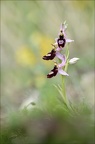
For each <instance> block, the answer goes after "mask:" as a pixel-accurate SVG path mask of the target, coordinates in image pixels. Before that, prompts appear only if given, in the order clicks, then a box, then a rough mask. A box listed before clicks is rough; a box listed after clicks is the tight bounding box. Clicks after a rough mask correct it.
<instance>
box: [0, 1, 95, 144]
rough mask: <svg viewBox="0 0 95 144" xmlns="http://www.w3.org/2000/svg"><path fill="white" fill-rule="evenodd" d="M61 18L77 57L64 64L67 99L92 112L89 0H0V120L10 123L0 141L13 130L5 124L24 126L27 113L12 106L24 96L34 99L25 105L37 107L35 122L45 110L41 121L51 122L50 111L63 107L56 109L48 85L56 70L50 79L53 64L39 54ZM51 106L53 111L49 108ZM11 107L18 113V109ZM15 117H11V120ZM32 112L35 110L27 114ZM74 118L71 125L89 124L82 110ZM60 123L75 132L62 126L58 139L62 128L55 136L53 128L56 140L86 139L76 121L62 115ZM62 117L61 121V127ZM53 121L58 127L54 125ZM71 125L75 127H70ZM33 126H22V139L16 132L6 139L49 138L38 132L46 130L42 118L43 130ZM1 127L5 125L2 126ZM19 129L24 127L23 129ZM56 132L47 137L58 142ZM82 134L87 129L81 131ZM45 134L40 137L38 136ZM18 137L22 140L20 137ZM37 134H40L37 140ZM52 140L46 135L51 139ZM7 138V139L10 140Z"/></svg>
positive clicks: (47, 47)
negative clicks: (76, 59)
mask: <svg viewBox="0 0 95 144" xmlns="http://www.w3.org/2000/svg"><path fill="white" fill-rule="evenodd" d="M65 20H66V21H67V23H68V29H67V36H68V38H71V39H74V43H72V44H70V47H69V49H70V58H73V57H79V58H80V60H79V61H78V63H77V64H75V65H72V66H70V67H69V70H68V73H69V75H70V77H68V78H67V81H66V83H67V86H66V89H67V95H68V97H69V99H70V100H72V101H74V104H75V105H77V104H79V105H81V104H80V103H81V101H82V102H85V104H86V105H87V106H90V108H91V109H90V114H91V113H92V111H93V109H94V108H93V105H94V1H93V0H92V1H88V0H86V1H73V0H71V1H70V0H69V1H65V0H63V1H61V0H60V1H47V0H46V1H39V0H38V1H37V0H34V1H32V0H31V1H28V0H26V1H22V0H20V1H19V0H18V1H9V0H6V1H3V0H2V1H1V122H2V125H4V124H5V123H6V121H7V118H8V119H10V120H9V121H10V122H9V123H11V124H9V123H8V132H6V133H4V136H5V137H4V140H5V141H3V142H2V144H3V143H4V144H7V142H8V141H7V140H6V137H7V139H8V138H9V137H10V136H11V135H12V133H14V131H15V130H14V129H12V130H11V128H13V127H16V130H17V129H18V127H20V125H21V123H22V124H23V126H22V128H24V129H25V130H26V129H28V128H29V126H28V125H29V120H31V117H30V116H29V117H28V118H29V119H27V120H26V119H25V118H24V115H23V114H21V113H19V112H18V111H19V110H20V109H21V108H23V106H24V105H25V104H27V103H28V102H30V101H33V102H35V103H36V105H32V106H31V108H33V107H34V109H31V110H32V113H33V114H34V113H35V111H37V110H38V112H37V115H36V120H37V121H36V124H39V122H40V121H41V123H42V122H43V121H44V119H47V117H48V118H50V116H51V115H53V114H54V117H53V116H52V118H51V121H50V122H49V121H45V123H49V124H50V127H52V123H54V122H55V121H56V115H58V113H59V112H60V113H61V114H60V115H61V117H64V111H63V110H61V108H60V107H61V104H60V102H59V101H58V99H57V96H58V93H57V91H56V89H55V88H54V86H53V84H58V83H60V82H61V79H60V76H58V75H57V76H56V77H54V78H52V79H47V78H46V75H47V73H48V72H49V71H50V70H51V69H52V68H53V62H51V61H49V62H47V61H43V60H42V56H43V55H45V54H46V53H47V52H49V51H50V50H51V48H52V47H51V43H54V42H55V38H56V37H57V36H58V32H59V27H60V24H61V22H64V21H65ZM27 100H28V101H27ZM79 107H80V106H79ZM81 107H82V106H81ZM29 108H30V106H29ZM57 108H58V109H57ZM36 109H37V110H36ZM39 109H40V110H41V111H40V110H39ZM55 111H56V114H55V113H54V112H55ZM88 111H89V110H87V113H89V112H88ZM15 113H18V115H17V114H15ZM30 113H31V112H30ZM22 115H23V116H22ZM40 115H41V118H40ZM48 115H49V116H48ZM16 117H17V120H15V118H16ZM21 117H22V119H24V122H22V121H20V122H19V120H20V119H21ZM33 117H35V116H34V115H33ZM88 117H90V116H89V115H87V118H88ZM59 119H60V118H59V117H58V122H55V125H54V127H56V125H57V124H59V123H60V121H59ZM70 119H71V118H70ZM77 119H78V120H76V122H75V123H76V125H77V123H78V121H80V119H82V122H81V124H82V125H83V126H85V127H86V129H87V130H89V126H88V125H84V118H83V115H82V116H81V118H77ZM11 121H12V122H11ZM15 121H18V123H17V124H15ZM63 121H64V118H63ZM71 121H73V120H71ZM64 123H66V127H67V129H70V128H71V131H73V132H74V134H75V133H77V136H75V135H71V133H72V132H70V133H69V132H67V135H69V136H67V138H66V135H65V136H64V137H65V139H64V138H63V139H62V137H63V135H62V133H64V132H63V131H62V133H61V132H60V133H61V135H62V136H59V133H57V134H56V135H57V136H58V140H59V141H60V143H62V141H64V143H68V141H71V139H72V141H73V138H75V137H77V141H78V140H79V139H80V140H81V139H82V140H83V139H84V140H83V143H85V142H84V141H85V139H86V140H87V137H86V138H85V136H84V135H82V136H80V133H79V128H77V126H73V124H70V121H69V122H68V118H67V119H66V120H65V122H64ZM64 123H62V126H63V127H64ZM19 124H20V125H19ZM34 124H35V123H32V125H34ZM36 124H35V125H36ZM26 125H27V126H26ZM68 125H69V126H70V127H69V126H68ZM26 127H27V128H26ZM31 127H32V126H31ZM58 127H59V131H60V126H58ZM68 127H69V128H68ZM73 127H74V128H75V131H76V132H75V131H74V130H73ZM22 128H21V129H22ZM34 129H37V130H35V132H34V133H35V136H34V139H32V140H31V135H32V134H30V133H31V131H32V130H33V131H34ZM38 129H39V127H36V128H35V127H33V129H32V130H30V131H29V129H28V130H27V132H25V135H27V138H26V141H27V142H26V141H25V139H24V140H23V138H24V136H21V137H20V138H18V139H16V140H14V141H13V142H12V143H13V144H15V143H17V144H19V143H20V144H24V143H25V144H27V143H29V144H31V143H32V142H31V141H33V142H35V143H36V138H37V143H38V142H40V141H41V140H42V139H43V141H41V144H42V143H44V144H46V141H47V143H49V144H50V141H49V142H48V140H47V139H48V138H46V136H43V135H41V136H40V133H42V134H43V133H45V132H46V135H48V134H47V133H48V130H47V128H46V129H44V124H43V128H42V129H44V132H39V131H38ZM51 129H52V128H51ZM65 129H66V128H65ZM4 131H6V127H5V128H4ZM22 131H23V132H24V130H22ZM85 131H86V130H85ZM17 133H18V132H17ZM17 133H16V135H17ZM51 133H54V132H51ZM92 133H93V132H92V131H91V134H90V136H92V135H93V134H92ZM37 134H38V135H37ZM6 135H7V136H6ZM13 135H14V134H13ZM18 135H19V134H18ZM56 135H54V136H52V137H53V138H51V139H53V140H54V142H55V141H56V143H58V142H59V141H58V140H56ZM88 135H89V133H88V134H87V136H88ZM35 137H36V138H35ZM39 137H40V138H39ZM47 137H48V136H47ZM59 137H60V138H59ZM32 138H33V135H32ZM45 138H46V141H45V142H44V139H45ZM20 139H21V140H22V141H20ZM27 139H28V140H27ZM39 139H41V140H40V141H39ZM88 139H89V137H88ZM9 140H10V139H9ZM51 141H52V140H51ZM54 142H53V141H52V142H51V143H54ZM73 143H74V141H73ZM86 143H87V141H86ZM88 143H90V142H89V140H88ZM9 144H11V140H10V141H9ZM62 144H63V143H62Z"/></svg>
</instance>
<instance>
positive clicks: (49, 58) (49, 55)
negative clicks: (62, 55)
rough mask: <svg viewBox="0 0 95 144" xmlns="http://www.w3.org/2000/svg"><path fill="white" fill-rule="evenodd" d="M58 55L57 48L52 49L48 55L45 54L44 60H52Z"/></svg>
mask: <svg viewBox="0 0 95 144" xmlns="http://www.w3.org/2000/svg"><path fill="white" fill-rule="evenodd" d="M55 56H56V51H55V49H52V50H51V52H49V53H48V54H47V55H45V56H43V59H44V60H52V59H54V57H55Z"/></svg>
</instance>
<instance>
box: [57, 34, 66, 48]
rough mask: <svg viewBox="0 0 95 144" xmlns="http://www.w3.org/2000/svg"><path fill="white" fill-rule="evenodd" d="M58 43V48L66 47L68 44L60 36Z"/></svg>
mask: <svg viewBox="0 0 95 144" xmlns="http://www.w3.org/2000/svg"><path fill="white" fill-rule="evenodd" d="M57 43H58V47H62V48H63V47H64V46H65V43H66V40H65V39H64V38H63V37H62V36H60V37H59V39H58V40H57Z"/></svg>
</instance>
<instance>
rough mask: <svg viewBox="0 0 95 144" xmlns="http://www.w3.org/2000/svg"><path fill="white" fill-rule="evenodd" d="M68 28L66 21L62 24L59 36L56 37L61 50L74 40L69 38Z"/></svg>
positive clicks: (56, 42) (56, 43)
mask: <svg viewBox="0 0 95 144" xmlns="http://www.w3.org/2000/svg"><path fill="white" fill-rule="evenodd" d="M66 29H67V24H66V22H64V24H61V26H60V32H59V38H56V39H55V45H58V50H60V48H64V46H65V44H66V43H71V42H73V41H74V40H71V39H68V38H67V36H66V33H65V30H66Z"/></svg>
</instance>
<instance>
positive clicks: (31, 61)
mask: <svg viewBox="0 0 95 144" xmlns="http://www.w3.org/2000/svg"><path fill="white" fill-rule="evenodd" d="M16 61H17V62H18V63H19V64H21V65H26V66H31V65H33V66H34V65H35V64H36V58H35V55H34V53H33V52H32V50H31V49H30V48H29V47H27V46H22V47H20V48H19V49H18V50H17V51H16Z"/></svg>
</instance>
